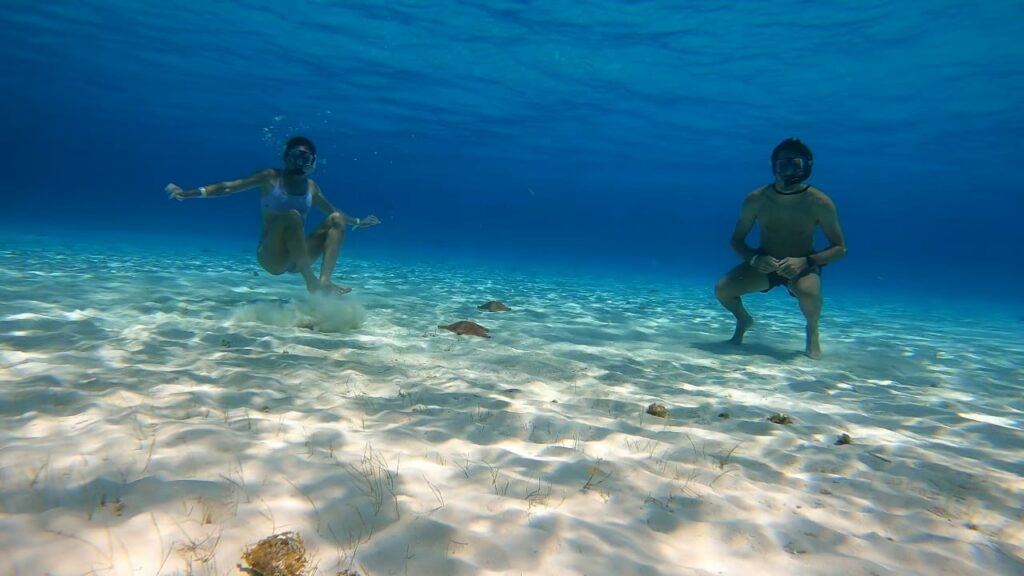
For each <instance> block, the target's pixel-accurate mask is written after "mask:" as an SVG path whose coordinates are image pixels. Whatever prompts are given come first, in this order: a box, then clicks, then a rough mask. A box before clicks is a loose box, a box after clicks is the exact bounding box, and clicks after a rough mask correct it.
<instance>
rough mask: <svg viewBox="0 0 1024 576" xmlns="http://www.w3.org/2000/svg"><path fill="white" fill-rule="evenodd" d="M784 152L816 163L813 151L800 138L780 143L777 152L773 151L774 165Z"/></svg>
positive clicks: (788, 139)
mask: <svg viewBox="0 0 1024 576" xmlns="http://www.w3.org/2000/svg"><path fill="white" fill-rule="evenodd" d="M783 152H790V153H792V154H795V155H798V156H802V157H804V158H807V159H808V160H810V161H812V162H813V161H814V154H811V149H810V148H808V147H807V144H804V143H803V142H801V141H800V139H798V138H786V139H785V140H783V141H782V142H779V145H778V146H776V147H775V150H772V164H775V159H776V158H778V157H779V155H780V154H782V153H783Z"/></svg>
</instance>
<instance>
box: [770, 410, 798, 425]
mask: <svg viewBox="0 0 1024 576" xmlns="http://www.w3.org/2000/svg"><path fill="white" fill-rule="evenodd" d="M768 421H769V422H772V423H775V424H782V425H783V426H789V425H790V424H792V423H793V418H792V417H791V416H790V415H789V414H783V413H782V412H776V413H775V414H772V415H771V416H769V417H768Z"/></svg>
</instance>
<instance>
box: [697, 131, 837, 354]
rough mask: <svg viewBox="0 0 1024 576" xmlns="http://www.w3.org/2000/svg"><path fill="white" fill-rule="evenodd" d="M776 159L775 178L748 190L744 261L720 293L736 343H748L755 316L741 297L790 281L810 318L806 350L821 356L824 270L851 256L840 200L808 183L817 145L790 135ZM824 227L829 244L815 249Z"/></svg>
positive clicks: (736, 240) (741, 235) (742, 230)
mask: <svg viewBox="0 0 1024 576" xmlns="http://www.w3.org/2000/svg"><path fill="white" fill-rule="evenodd" d="M771 161H772V173H773V174H774V175H775V181H774V182H773V183H771V184H768V185H766V186H761V187H759V188H757V189H756V190H754V191H753V192H751V193H750V194H748V195H747V198H746V200H744V202H743V207H742V208H741V210H740V217H739V220H738V221H737V222H736V228H735V230H733V233H732V248H733V250H735V251H736V253H737V254H739V255H740V257H741V258H743V262H742V263H740V264H739V265H738V266H736V267H735V268H733V269H732V270H730V271H729V272H728V273H726V275H725V276H723V277H722V278H721V279H720V280H719V281H718V283H717V284H716V285H715V296H716V297H717V298H718V301H719V302H721V303H722V306H724V307H725V308H726V310H728V311H730V312H732V314H733V316H735V317H736V331H735V332H734V333H733V335H732V339H731V340H730V342H732V343H734V344H742V343H743V335H744V334H746V332H747V330H749V329H750V327H751V326H753V325H754V319H753V318H752V317H751V316H750V314H749V313H748V312H747V310H746V309H745V308H744V307H743V302H742V300H741V299H740V297H741V296H742V295H744V294H748V293H750V292H756V291H760V292H768V291H769V290H771V289H772V288H775V287H776V286H785V287H786V288H787V289H788V290H789V293H790V295H792V296H794V297H796V299H797V301H798V302H799V304H800V310H801V311H802V312H803V314H804V317H805V318H806V319H807V346H806V349H805V353H806V354H807V355H808V356H810V357H811V358H820V357H821V344H820V343H819V339H818V321H819V320H820V318H821V308H822V296H821V269H822V267H823V266H825V265H826V264H829V263H831V262H835V261H836V260H839V259H840V258H842V257H843V256H845V255H846V240H845V239H844V238H843V231H842V229H841V228H840V226H839V216H838V214H837V213H836V207H835V204H833V203H832V200H831V199H830V198H829V197H828V196H827V195H826V194H825V193H824V192H822V191H821V190H818V189H817V188H815V187H813V186H811V185H810V184H805V183H804V182H805V181H806V180H807V179H808V178H809V177H810V176H811V168H812V167H813V165H814V156H813V154H811V149H810V148H808V147H807V145H806V144H804V143H803V142H801V141H800V140H798V139H796V138H788V139H786V140H783V141H782V142H781V143H780V144H779V145H778V146H776V147H775V150H773V151H772V158H771ZM755 222H757V223H758V226H759V228H760V230H759V231H760V237H761V246H760V248H758V249H756V250H755V249H754V248H751V247H750V246H748V245H747V241H746V238H747V235H748V234H749V233H750V231H751V229H752V228H753V227H754V223H755ZM819 226H820V227H821V230H822V232H823V233H824V235H825V238H826V239H827V240H828V243H829V246H828V248H826V249H824V250H822V251H820V252H815V251H814V233H815V230H816V229H817V227H819Z"/></svg>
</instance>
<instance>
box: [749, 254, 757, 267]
mask: <svg viewBox="0 0 1024 576" xmlns="http://www.w3.org/2000/svg"><path fill="white" fill-rule="evenodd" d="M758 256H760V254H754V255H753V256H751V257H750V260H748V261H747V264H750V265H751V266H753V265H754V261H755V260H757V257H758Z"/></svg>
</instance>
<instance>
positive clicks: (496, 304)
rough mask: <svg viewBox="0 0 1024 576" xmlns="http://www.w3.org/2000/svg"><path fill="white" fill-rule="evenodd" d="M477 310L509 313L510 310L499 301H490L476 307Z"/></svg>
mask: <svg viewBox="0 0 1024 576" xmlns="http://www.w3.org/2000/svg"><path fill="white" fill-rule="evenodd" d="M476 308H477V310H484V311H485V312H510V311H511V310H512V309H511V308H509V307H508V306H505V303H504V302H502V301H501V300H491V301H490V302H485V303H483V304H481V305H479V306H477V307H476Z"/></svg>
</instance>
